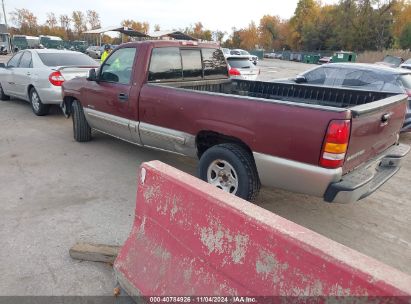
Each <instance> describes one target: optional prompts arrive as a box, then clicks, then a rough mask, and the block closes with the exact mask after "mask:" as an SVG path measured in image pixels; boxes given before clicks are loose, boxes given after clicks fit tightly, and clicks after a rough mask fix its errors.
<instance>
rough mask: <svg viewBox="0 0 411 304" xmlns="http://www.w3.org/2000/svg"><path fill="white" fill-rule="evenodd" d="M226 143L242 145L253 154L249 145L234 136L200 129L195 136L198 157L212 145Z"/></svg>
mask: <svg viewBox="0 0 411 304" xmlns="http://www.w3.org/2000/svg"><path fill="white" fill-rule="evenodd" d="M226 143H233V144H237V145H239V146H241V147H243V148H244V149H245V150H246V151H247V152H249V153H250V154H251V155H253V153H252V151H251V149H250V147H248V146H247V144H245V143H244V142H243V141H242V140H240V139H238V138H236V137H232V136H227V135H224V134H220V133H217V132H213V131H201V132H200V133H198V134H197V137H196V146H197V155H198V158H200V157H201V155H203V153H204V152H205V151H206V150H207V149H209V148H211V147H212V146H215V145H219V144H226Z"/></svg>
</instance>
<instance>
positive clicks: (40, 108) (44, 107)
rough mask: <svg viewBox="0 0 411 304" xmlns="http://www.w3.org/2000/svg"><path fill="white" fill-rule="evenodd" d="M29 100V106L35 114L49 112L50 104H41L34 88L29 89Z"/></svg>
mask: <svg viewBox="0 0 411 304" xmlns="http://www.w3.org/2000/svg"><path fill="white" fill-rule="evenodd" d="M30 102H31V108H32V109H33V112H34V114H36V115H37V116H44V115H47V114H48V113H49V109H50V105H48V104H43V103H42V102H41V99H40V96H39V94H38V93H37V91H36V89H35V88H31V90H30Z"/></svg>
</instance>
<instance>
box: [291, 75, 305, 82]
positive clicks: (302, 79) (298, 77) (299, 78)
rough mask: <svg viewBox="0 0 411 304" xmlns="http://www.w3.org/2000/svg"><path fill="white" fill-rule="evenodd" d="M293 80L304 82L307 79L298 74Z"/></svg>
mask: <svg viewBox="0 0 411 304" xmlns="http://www.w3.org/2000/svg"><path fill="white" fill-rule="evenodd" d="M294 81H295V82H296V83H306V82H307V79H306V78H305V77H304V76H302V75H299V76H297V77H296V78H295V79H294Z"/></svg>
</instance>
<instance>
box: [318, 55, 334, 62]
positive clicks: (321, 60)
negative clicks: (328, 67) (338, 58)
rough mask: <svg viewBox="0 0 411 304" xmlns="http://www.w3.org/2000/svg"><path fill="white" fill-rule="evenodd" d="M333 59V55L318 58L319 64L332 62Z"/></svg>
mask: <svg viewBox="0 0 411 304" xmlns="http://www.w3.org/2000/svg"><path fill="white" fill-rule="evenodd" d="M332 61H333V58H332V57H329V56H324V57H321V58H320V60H318V64H326V63H331V62H332Z"/></svg>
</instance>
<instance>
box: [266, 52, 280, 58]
mask: <svg viewBox="0 0 411 304" xmlns="http://www.w3.org/2000/svg"><path fill="white" fill-rule="evenodd" d="M276 55H277V54H276V53H264V58H270V59H274V58H276V57H275V56H276Z"/></svg>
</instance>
